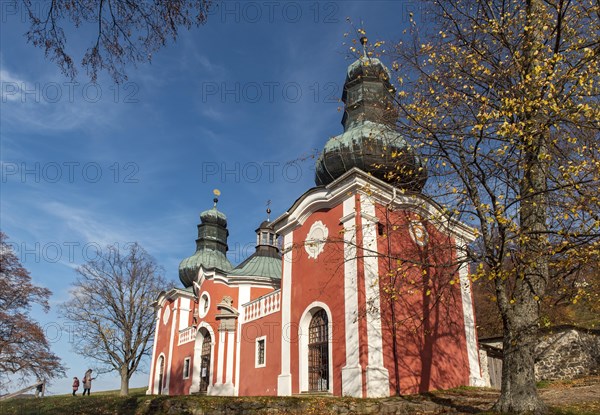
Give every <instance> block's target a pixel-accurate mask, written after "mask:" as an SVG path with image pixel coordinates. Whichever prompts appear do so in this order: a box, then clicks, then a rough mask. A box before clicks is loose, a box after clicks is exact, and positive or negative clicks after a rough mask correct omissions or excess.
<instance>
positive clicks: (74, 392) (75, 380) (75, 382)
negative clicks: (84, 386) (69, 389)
mask: <svg viewBox="0 0 600 415" xmlns="http://www.w3.org/2000/svg"><path fill="white" fill-rule="evenodd" d="M78 390H79V379H77V376H75V377H74V378H73V396H75V395H76V394H77V391H78Z"/></svg>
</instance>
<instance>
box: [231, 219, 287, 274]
mask: <svg viewBox="0 0 600 415" xmlns="http://www.w3.org/2000/svg"><path fill="white" fill-rule="evenodd" d="M270 214H271V209H267V217H269V216H270ZM229 275H230V276H232V275H235V276H250V277H252V276H253V277H266V278H270V279H272V280H280V279H281V254H280V253H279V247H278V245H277V234H276V233H275V230H274V229H273V223H271V221H270V220H269V219H267V220H265V221H264V222H263V223H261V224H260V226H259V227H258V229H256V251H255V252H254V253H253V254H252V255H250V256H249V257H248V258H246V260H245V261H244V262H242V263H241V264H240V265H238V266H237V267H236V268H235V269H234V270H233V271H232V272H231V273H230V274H229Z"/></svg>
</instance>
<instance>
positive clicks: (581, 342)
mask: <svg viewBox="0 0 600 415" xmlns="http://www.w3.org/2000/svg"><path fill="white" fill-rule="evenodd" d="M599 371H600V335H598V334H597V333H594V332H591V331H590V332H587V331H585V330H580V329H576V328H569V329H565V330H561V331H557V332H554V333H547V334H543V335H542V336H541V338H540V343H539V344H538V345H537V347H536V359H535V377H536V379H537V380H550V379H569V378H573V377H575V376H579V375H588V374H592V373H598V372H599Z"/></svg>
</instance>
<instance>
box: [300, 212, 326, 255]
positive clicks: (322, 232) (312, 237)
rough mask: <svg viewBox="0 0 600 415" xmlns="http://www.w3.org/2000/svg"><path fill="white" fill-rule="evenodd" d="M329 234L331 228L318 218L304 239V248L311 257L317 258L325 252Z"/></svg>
mask: <svg viewBox="0 0 600 415" xmlns="http://www.w3.org/2000/svg"><path fill="white" fill-rule="evenodd" d="M328 236H329V229H327V226H325V224H324V223H323V222H321V221H320V220H318V221H316V222H315V223H313V224H312V226H311V227H310V231H308V235H307V236H306V240H305V241H304V249H305V250H306V253H307V254H308V257H309V258H314V259H316V258H317V257H318V256H319V255H320V254H321V252H323V250H324V249H325V242H326V241H327V237H328Z"/></svg>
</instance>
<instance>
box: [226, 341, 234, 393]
mask: <svg viewBox="0 0 600 415" xmlns="http://www.w3.org/2000/svg"><path fill="white" fill-rule="evenodd" d="M234 337H235V332H233V331H228V332H227V369H226V371H225V383H229V384H232V385H233V346H234Z"/></svg>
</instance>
